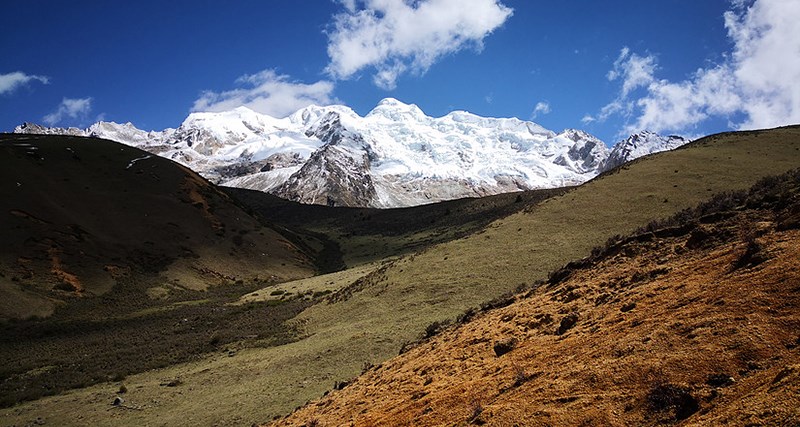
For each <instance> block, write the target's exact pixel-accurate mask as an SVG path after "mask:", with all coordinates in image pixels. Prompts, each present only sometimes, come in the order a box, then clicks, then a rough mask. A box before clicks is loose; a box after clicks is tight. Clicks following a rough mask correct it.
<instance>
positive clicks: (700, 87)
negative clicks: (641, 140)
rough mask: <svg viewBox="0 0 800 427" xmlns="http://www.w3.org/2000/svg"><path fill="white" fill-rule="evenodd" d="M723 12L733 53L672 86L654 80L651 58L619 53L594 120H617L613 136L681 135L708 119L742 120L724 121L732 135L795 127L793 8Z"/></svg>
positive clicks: (797, 17)
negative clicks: (621, 122) (619, 126)
mask: <svg viewBox="0 0 800 427" xmlns="http://www.w3.org/2000/svg"><path fill="white" fill-rule="evenodd" d="M748 4H750V6H749V7H747V6H748ZM731 6H732V8H733V9H732V10H730V11H728V12H726V13H725V28H726V29H727V30H728V37H729V38H730V40H731V41H732V42H733V50H732V51H731V52H729V53H728V54H727V55H725V57H726V60H725V61H724V62H722V63H720V64H717V65H715V66H713V67H707V68H700V69H698V70H697V71H695V72H694V73H692V75H690V76H689V77H688V78H687V79H685V80H683V81H678V82H672V81H668V80H663V79H657V78H656V77H655V76H654V74H655V71H656V70H657V64H656V60H655V57H653V56H646V57H640V56H638V55H636V54H631V53H630V51H629V50H628V49H627V48H625V49H623V50H622V53H621V54H620V57H619V58H618V60H617V61H616V62H615V63H614V67H613V69H612V70H611V71H610V72H609V74H608V78H609V79H610V80H617V79H619V80H621V81H622V87H621V89H620V93H619V95H618V97H617V98H616V99H615V100H613V101H612V102H611V103H609V104H608V105H606V106H605V107H604V108H603V109H602V110H601V112H600V113H599V114H598V116H597V119H598V120H600V121H602V120H605V119H607V118H608V117H610V116H611V115H615V114H621V115H623V116H624V117H625V119H626V122H627V123H626V125H625V127H624V129H623V130H622V132H621V133H629V132H635V131H639V130H643V129H649V130H652V131H656V132H665V131H668V132H687V131H692V130H693V129H695V128H696V127H697V126H698V125H699V124H700V123H702V122H703V121H705V120H707V119H709V118H712V117H716V118H727V119H728V120H729V121H731V120H733V119H732V117H735V116H736V117H743V119H741V121H739V122H738V123H736V122H731V127H732V128H736V129H754V128H766V127H774V126H780V125H786V124H795V123H800V84H798V82H800V25H797V22H800V2H797V1H785V0H756V1H754V2H747V1H745V0H732V2H731ZM587 117H591V116H587ZM592 118H593V117H592Z"/></svg>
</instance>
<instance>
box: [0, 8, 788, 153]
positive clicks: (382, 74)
mask: <svg viewBox="0 0 800 427" xmlns="http://www.w3.org/2000/svg"><path fill="white" fill-rule="evenodd" d="M0 10H2V14H3V16H5V17H7V19H6V20H5V23H4V27H3V31H2V35H1V36H0V58H2V60H0V131H10V130H12V129H13V127H14V126H16V125H18V124H20V123H22V122H24V121H31V122H36V123H46V124H50V125H57V126H79V127H85V126H88V125H89V124H91V123H93V122H94V121H96V120H99V119H102V120H108V121H116V122H127V121H130V122H133V124H135V125H136V126H137V127H139V128H142V129H145V130H160V129H163V128H166V127H177V126H179V125H180V123H181V122H182V121H183V119H184V118H185V117H186V116H187V115H188V114H189V113H190V112H192V111H217V110H223V109H228V108H233V107H235V106H237V105H247V106H249V107H251V108H253V109H255V110H257V111H260V112H263V113H268V114H272V115H276V116H283V115H286V114H288V113H289V112H291V111H294V110H296V109H297V108H300V107H302V106H304V105H307V104H309V103H316V104H328V103H341V104H345V105H348V106H350V107H352V108H353V109H355V110H356V112H358V113H359V114H362V115H364V114H366V113H367V112H369V111H370V110H371V109H372V108H373V107H374V106H375V105H376V104H377V103H378V101H380V100H381V99H382V98H385V97H394V98H398V99H400V100H401V101H403V102H407V103H414V104H417V105H418V106H419V107H420V108H422V110H423V111H425V112H426V113H427V114H428V115H432V116H441V115H444V114H446V113H448V112H449V111H452V110H467V111H470V112H473V113H475V114H479V115H484V116H495V117H519V118H521V119H525V120H533V121H535V122H537V123H539V124H541V125H543V126H545V127H546V128H549V129H552V130H555V131H560V130H562V129H564V128H580V129H584V130H586V131H588V132H590V133H593V134H595V135H597V136H598V137H600V138H601V139H603V140H604V141H606V142H607V143H609V144H612V143H613V142H615V141H616V140H617V139H619V138H621V137H624V136H625V135H626V134H629V133H631V132H633V131H637V130H642V129H645V128H647V129H650V130H654V131H658V132H662V133H679V134H683V135H689V136H697V135H702V134H708V133H713V132H719V131H724V130H730V129H740V128H758V127H771V126H777V125H784V124H792V123H799V122H800V88H798V85H800V83H798V82H800V26H799V25H796V22H800V2H798V1H794V0H703V1H696V0H660V1H639V0H627V1H623V0H605V1H595V0H585V1H584V0H565V1H560V2H554V1H537V0H416V1H412V0H269V1H264V0H248V1H244V0H232V1H225V2H221V1H211V0H206V1H200V0H192V1H186V0H171V1H149V0H139V1H136V2H133V1H121V0H108V1H101V0H94V1H91V0H80V1H74V2H66V1H45V0H25V1H22V0H12V1H6V2H3V5H2V6H0Z"/></svg>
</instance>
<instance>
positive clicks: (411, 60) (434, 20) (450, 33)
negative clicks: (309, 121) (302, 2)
mask: <svg viewBox="0 0 800 427" xmlns="http://www.w3.org/2000/svg"><path fill="white" fill-rule="evenodd" d="M339 2H340V3H341V4H342V5H343V6H344V7H345V12H342V13H340V14H337V15H336V16H334V23H333V25H332V28H331V29H330V30H329V32H328V56H329V57H330V63H329V64H328V67H327V68H326V71H327V72H328V74H330V75H331V76H333V77H334V78H337V79H349V78H351V77H352V76H353V75H355V74H356V73H358V72H359V71H361V70H362V69H365V68H373V69H374V75H373V81H374V83H375V84H376V85H377V86H379V87H381V88H383V89H387V90H390V89H393V88H394V87H395V86H396V81H397V78H398V77H400V75H402V74H404V73H406V72H411V73H414V74H423V73H425V72H426V71H427V70H428V69H429V68H430V67H431V66H432V65H433V64H434V63H436V62H437V61H438V60H439V59H441V58H442V57H443V56H445V55H448V54H451V53H454V52H458V51H460V50H462V49H464V48H467V47H470V48H474V49H476V50H478V51H480V49H481V48H482V47H483V40H484V38H486V36H488V35H489V34H491V33H492V32H493V31H494V30H496V29H497V28H498V27H500V26H501V25H502V24H503V23H504V22H505V21H506V20H507V19H508V18H509V17H510V16H511V15H512V14H513V10H512V9H511V8H508V7H506V6H504V5H503V4H501V3H500V2H499V1H498V0H416V1H411V0H339Z"/></svg>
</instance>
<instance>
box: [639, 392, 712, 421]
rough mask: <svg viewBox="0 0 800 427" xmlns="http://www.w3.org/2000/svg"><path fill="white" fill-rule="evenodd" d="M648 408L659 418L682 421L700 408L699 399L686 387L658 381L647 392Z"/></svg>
mask: <svg viewBox="0 0 800 427" xmlns="http://www.w3.org/2000/svg"><path fill="white" fill-rule="evenodd" d="M645 400H646V404H647V410H648V411H650V412H651V413H654V414H655V415H656V416H658V417H659V418H666V419H668V420H674V421H681V420H685V419H687V418H689V417H690V416H692V414H694V413H695V412H697V410H698V409H700V404H699V403H698V402H697V399H696V398H695V397H694V396H692V394H691V390H689V389H688V388H686V387H682V386H678V385H674V384H665V383H658V384H655V385H654V386H653V387H651V388H650V390H649V391H648V392H647V396H646V398H645Z"/></svg>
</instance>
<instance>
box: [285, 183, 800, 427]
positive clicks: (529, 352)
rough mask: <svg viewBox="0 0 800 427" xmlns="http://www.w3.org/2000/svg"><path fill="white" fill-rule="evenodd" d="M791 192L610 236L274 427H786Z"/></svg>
mask: <svg viewBox="0 0 800 427" xmlns="http://www.w3.org/2000/svg"><path fill="white" fill-rule="evenodd" d="M795 175H800V174H797V173H796V174H795ZM791 180H792V182H791V183H790V184H786V182H782V183H778V181H775V180H773V181H771V182H765V183H762V184H761V185H760V186H759V187H758V188H755V187H754V190H751V192H750V195H749V196H746V197H745V196H743V195H741V194H740V195H738V196H736V195H726V196H724V197H720V198H717V199H716V201H715V202H714V203H712V204H711V205H706V208H703V209H698V210H695V211H694V212H689V213H687V212H684V213H683V215H682V216H680V215H679V219H677V220H675V221H673V222H671V223H666V224H656V225H654V226H652V227H650V229H648V230H644V231H643V232H642V233H640V234H639V235H637V236H634V237H632V238H627V239H618V240H617V241H615V242H612V243H611V244H610V245H609V246H608V247H607V248H606V249H605V250H604V251H603V252H602V253H599V254H598V253H597V252H595V257H593V258H590V259H587V260H584V261H583V262H581V263H573V264H572V265H571V266H568V267H567V268H565V269H563V270H561V271H560V272H558V274H554V275H553V276H551V281H550V282H549V283H547V284H543V285H541V286H539V287H537V288H535V289H534V290H532V291H529V292H528V293H527V294H525V295H517V296H516V297H514V298H513V299H512V300H510V301H509V302H510V305H508V306H506V307H503V308H497V309H493V310H488V311H484V312H481V313H477V314H474V315H473V316H471V317H472V319H471V320H469V321H466V322H465V323H463V324H460V325H457V326H454V327H451V328H448V329H447V330H445V331H444V332H442V333H440V334H439V335H437V336H435V337H433V338H431V339H430V340H428V341H424V342H422V343H420V344H419V345H417V346H416V347H414V348H412V349H410V350H408V351H407V352H405V353H403V354H401V355H400V356H398V357H396V358H394V359H392V360H390V361H388V362H386V363H384V364H382V365H381V366H378V367H376V368H372V369H369V370H368V371H367V372H366V373H365V374H363V375H362V376H360V377H359V378H357V379H356V380H355V381H354V382H353V383H352V384H350V385H347V386H346V387H345V388H343V389H342V390H336V391H332V392H331V393H330V394H328V395H327V396H326V397H324V398H322V399H321V400H319V401H316V402H312V403H310V404H308V405H306V406H305V407H303V408H301V409H300V410H298V411H296V412H295V413H293V414H292V415H291V416H289V417H288V418H286V419H283V420H279V421H277V422H275V424H274V425H276V426H301V425H309V426H310V425H316V426H346V425H359V426H372V425H391V426H422V425H453V426H457V425H471V424H476V425H480V424H484V425H498V426H514V425H519V426H547V425H552V426H568V425H573V426H578V425H584V426H599V425H604V426H605V425H608V426H628V425H637V426H638V425H659V424H663V423H668V424H673V423H675V424H680V425H752V426H757V425H765V426H766V425H792V426H795V425H800V229H798V228H799V226H798V224H799V223H800V221H798V218H800V196H798V194H799V193H800V192H798V189H800V184H798V181H800V180H798V177H797V176H795V177H794V178H791ZM715 204H716V205H726V204H728V205H731V206H733V205H735V208H734V209H729V208H728V207H724V206H723V208H719V207H715V206H713V205H715ZM709 206H710V207H709ZM729 207H730V206H729ZM667 226H668V227H667ZM467 317H470V316H467ZM573 323H574V324H573Z"/></svg>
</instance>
